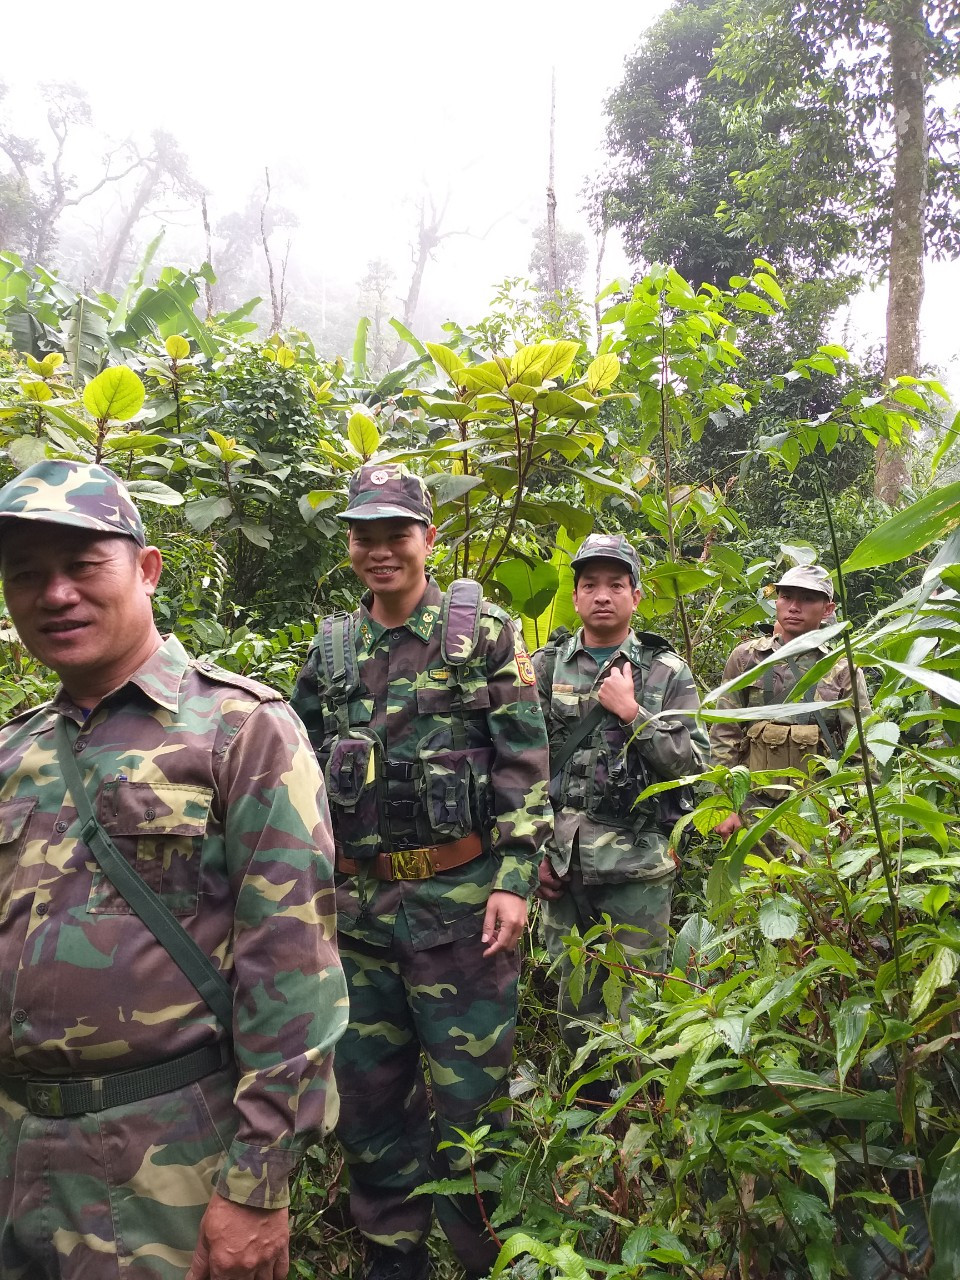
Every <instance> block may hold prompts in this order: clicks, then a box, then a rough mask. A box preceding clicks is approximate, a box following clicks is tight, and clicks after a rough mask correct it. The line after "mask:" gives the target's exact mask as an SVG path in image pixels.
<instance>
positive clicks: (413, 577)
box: [349, 518, 437, 607]
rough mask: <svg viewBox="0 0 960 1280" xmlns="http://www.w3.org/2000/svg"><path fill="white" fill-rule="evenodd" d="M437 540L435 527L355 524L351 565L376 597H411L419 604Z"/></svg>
mask: <svg viewBox="0 0 960 1280" xmlns="http://www.w3.org/2000/svg"><path fill="white" fill-rule="evenodd" d="M436 536H437V530H436V527H435V526H434V525H430V527H429V528H426V527H425V526H424V525H423V524H421V523H420V522H419V521H418V520H400V519H394V518H391V519H388V520H353V521H351V523H350V540H349V549H350V564H351V566H352V567H353V571H354V573H355V574H356V575H357V577H358V578H359V579H360V581H361V582H362V583H363V585H364V586H365V587H367V588H368V590H370V591H372V592H373V594H374V595H375V596H384V597H393V598H395V599H402V598H404V597H406V596H411V597H413V602H412V603H413V604H416V602H417V600H419V598H420V595H421V593H422V592H423V582H424V577H425V574H426V564H427V556H428V555H429V554H430V552H431V551H432V550H433V543H434V539H435V538H436ZM411 607H412V606H411Z"/></svg>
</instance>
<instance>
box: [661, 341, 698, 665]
mask: <svg viewBox="0 0 960 1280" xmlns="http://www.w3.org/2000/svg"><path fill="white" fill-rule="evenodd" d="M669 378H670V361H669V359H668V358H667V332H666V325H665V323H664V321H663V320H662V319H661V321H660V441H661V443H662V445H663V493H664V502H665V504H666V508H667V550H668V551H669V553H670V560H671V563H672V564H676V563H677V540H676V537H675V535H674V531H673V495H672V488H673V470H672V468H673V457H672V454H671V452H670V409H669V407H668V405H667V385H668V382H669ZM677 615H678V616H679V618H680V629H681V631H682V632H683V648H684V652H685V654H686V658H687V666H688V667H692V666H693V641H692V640H691V638H690V623H689V621H688V619H687V611H686V608H685V607H684V603H683V597H682V596H681V595H678V596H677Z"/></svg>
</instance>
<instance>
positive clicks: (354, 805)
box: [324, 727, 383, 860]
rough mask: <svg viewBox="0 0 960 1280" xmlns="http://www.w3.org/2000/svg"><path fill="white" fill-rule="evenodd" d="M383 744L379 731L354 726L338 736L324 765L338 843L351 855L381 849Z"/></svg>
mask: <svg viewBox="0 0 960 1280" xmlns="http://www.w3.org/2000/svg"><path fill="white" fill-rule="evenodd" d="M382 770H383V747H382V746H381V743H380V739H379V738H378V737H377V736H376V734H374V733H372V732H370V731H368V730H365V729H359V728H357V727H353V728H351V729H350V731H349V733H348V734H344V735H342V736H340V737H338V738H335V739H334V741H333V743H332V745H331V747H330V754H329V756H328V757H327V763H326V767H325V768H324V781H325V782H326V784H327V798H328V799H329V801H330V804H331V806H332V807H333V808H334V809H335V813H334V828H335V830H336V833H337V841H338V844H340V845H341V846H342V849H343V852H344V854H345V855H346V857H348V858H352V859H355V860H357V859H362V858H370V857H373V856H374V855H375V854H376V853H377V852H378V851H379V848H380V844H379V834H378V833H379V831H380V829H381V826H382V823H381V774H382Z"/></svg>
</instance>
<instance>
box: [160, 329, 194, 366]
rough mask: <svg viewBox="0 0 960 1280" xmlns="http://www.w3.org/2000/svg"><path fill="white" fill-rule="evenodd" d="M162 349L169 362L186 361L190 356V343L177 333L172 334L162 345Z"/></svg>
mask: <svg viewBox="0 0 960 1280" xmlns="http://www.w3.org/2000/svg"><path fill="white" fill-rule="evenodd" d="M163 349H164V351H166V353H167V355H168V356H169V357H170V359H171V360H186V359H187V357H188V356H189V355H190V343H189V342H188V341H187V340H186V338H183V337H181V336H180V334H179V333H172V334H171V335H170V337H169V338H167V340H166V342H165V343H164V344H163Z"/></svg>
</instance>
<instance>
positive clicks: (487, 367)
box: [457, 360, 507, 391]
mask: <svg viewBox="0 0 960 1280" xmlns="http://www.w3.org/2000/svg"><path fill="white" fill-rule="evenodd" d="M457 382H458V383H459V384H460V386H462V387H467V388H469V390H471V391H502V390H503V388H504V387H505V386H506V385H507V379H506V375H505V374H504V372H503V370H502V369H501V368H500V366H499V365H498V364H497V363H496V362H495V361H493V360H484V361H483V363H482V364H474V365H470V366H469V367H468V368H467V367H465V368H463V369H461V370H460V371H459V372H458V374H457Z"/></svg>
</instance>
